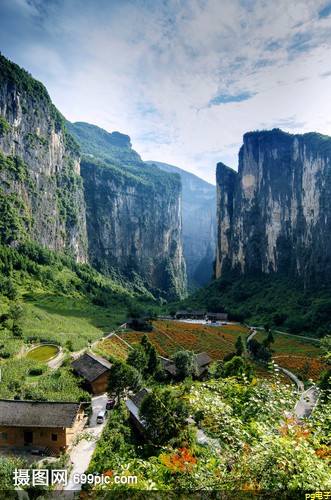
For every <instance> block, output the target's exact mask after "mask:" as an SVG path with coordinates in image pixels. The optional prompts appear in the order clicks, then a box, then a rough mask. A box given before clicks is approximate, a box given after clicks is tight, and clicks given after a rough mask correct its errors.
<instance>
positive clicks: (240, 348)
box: [234, 335, 244, 356]
mask: <svg viewBox="0 0 331 500" xmlns="http://www.w3.org/2000/svg"><path fill="white" fill-rule="evenodd" d="M234 346H235V348H236V349H237V356H241V355H242V353H243V352H244V343H243V340H242V338H241V335H239V336H238V338H237V340H236V343H235V345H234Z"/></svg>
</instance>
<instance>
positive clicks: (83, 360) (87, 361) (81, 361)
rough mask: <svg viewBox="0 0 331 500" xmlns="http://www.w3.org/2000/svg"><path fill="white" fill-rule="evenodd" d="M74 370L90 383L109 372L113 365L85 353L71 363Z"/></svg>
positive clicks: (94, 355)
mask: <svg viewBox="0 0 331 500" xmlns="http://www.w3.org/2000/svg"><path fill="white" fill-rule="evenodd" d="M71 367H72V369H73V370H74V371H75V372H76V373H77V374H78V375H80V376H81V377H83V378H84V379H85V380H87V381H88V382H93V381H94V380H96V379H97V378H98V377H100V375H102V374H103V373H105V372H106V371H108V370H109V369H110V367H111V363H109V361H107V360H106V359H104V358H102V357H101V356H97V355H96V354H91V353H87V352H85V353H84V354H83V355H82V356H80V357H79V358H78V359H75V361H73V362H72V363H71Z"/></svg>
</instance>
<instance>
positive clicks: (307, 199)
mask: <svg viewBox="0 0 331 500" xmlns="http://www.w3.org/2000/svg"><path fill="white" fill-rule="evenodd" d="M217 199H218V202H217V204H218V235H217V241H218V244H217V258H216V276H217V277H219V276H221V275H222V274H223V273H224V272H226V271H227V270H230V269H232V270H234V269H237V270H239V271H240V272H241V273H244V274H246V273H269V272H273V271H275V272H284V273H287V274H292V275H297V276H301V277H302V278H303V280H304V282H305V283H306V284H314V283H319V284H321V285H322V284H323V283H324V284H329V283H330V282H331V215H330V214H331V138H330V137H327V136H323V135H321V134H317V133H309V134H303V135H291V134H288V133H284V132H282V131H281V130H279V129H274V130H272V131H263V132H250V133H247V134H245V135H244V143H243V146H242V147H241V149H240V152H239V170H238V173H236V172H235V171H233V170H231V169H229V168H228V167H226V166H225V165H223V164H222V163H220V164H218V165H217Z"/></svg>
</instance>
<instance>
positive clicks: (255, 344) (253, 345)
mask: <svg viewBox="0 0 331 500" xmlns="http://www.w3.org/2000/svg"><path fill="white" fill-rule="evenodd" d="M247 347H248V349H249V350H250V352H251V353H252V355H253V356H256V354H257V352H258V350H259V349H260V348H261V344H260V342H259V341H258V340H256V339H251V340H250V341H249V342H248V344H247Z"/></svg>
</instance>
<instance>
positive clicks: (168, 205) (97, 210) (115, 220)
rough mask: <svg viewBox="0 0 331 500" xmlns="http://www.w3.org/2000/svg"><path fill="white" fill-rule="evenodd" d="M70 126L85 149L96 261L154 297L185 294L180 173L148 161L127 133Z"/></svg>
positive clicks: (84, 171) (90, 227)
mask: <svg viewBox="0 0 331 500" xmlns="http://www.w3.org/2000/svg"><path fill="white" fill-rule="evenodd" d="M68 127H69V130H70V131H71V133H72V134H73V135H74V136H75V138H76V139H77V140H78V141H79V143H80V145H81V148H82V151H83V152H84V153H85V156H84V157H83V158H82V161H81V175H82V177H83V180H84V186H85V199H86V204H87V230H88V241H89V258H90V260H91V262H92V264H93V265H94V266H95V267H97V268H98V269H100V270H103V271H104V272H110V273H111V272H112V271H113V270H114V269H120V271H121V272H122V273H123V274H124V275H125V276H126V277H127V278H129V279H130V280H135V281H139V280H142V283H143V285H144V286H145V287H146V288H147V289H149V290H150V291H151V292H152V293H153V294H154V295H156V296H159V297H164V298H166V299H171V300H174V299H177V298H180V297H183V296H185V295H186V272H185V262H184V259H183V250H182V223H181V182H180V177H179V176H178V175H174V174H168V173H166V172H162V171H160V170H159V169H158V168H156V167H153V166H150V165H147V164H146V163H144V162H143V161H142V160H141V158H140V156H139V155H138V154H137V153H136V152H135V151H134V150H132V148H131V142H130V138H129V137H128V136H126V135H123V134H120V133H119V132H113V133H112V134H110V133H108V132H106V131H105V130H103V129H100V128H99V127H96V126H94V125H90V124H86V123H75V124H68Z"/></svg>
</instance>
